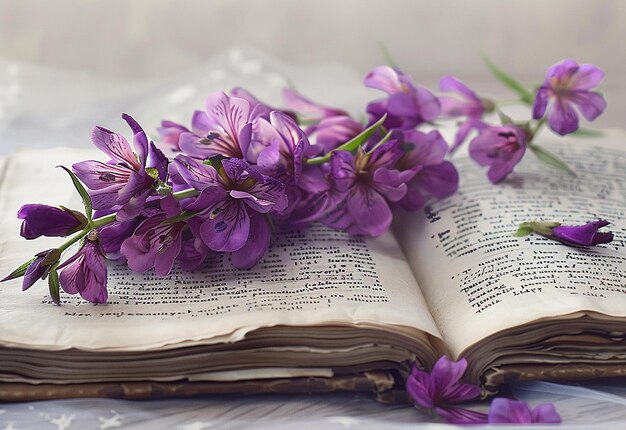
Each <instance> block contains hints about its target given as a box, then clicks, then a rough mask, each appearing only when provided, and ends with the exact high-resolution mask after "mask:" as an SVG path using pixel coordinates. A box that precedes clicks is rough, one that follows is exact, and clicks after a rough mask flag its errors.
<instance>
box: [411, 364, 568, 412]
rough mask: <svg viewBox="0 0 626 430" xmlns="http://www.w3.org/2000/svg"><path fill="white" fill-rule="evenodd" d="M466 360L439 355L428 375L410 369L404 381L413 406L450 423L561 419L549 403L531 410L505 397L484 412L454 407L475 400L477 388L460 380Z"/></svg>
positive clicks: (493, 401) (497, 400) (497, 399)
mask: <svg viewBox="0 0 626 430" xmlns="http://www.w3.org/2000/svg"><path fill="white" fill-rule="evenodd" d="M466 368H467V361H466V360H465V359H461V360H459V361H456V362H455V361H451V360H449V359H448V358H447V357H446V356H442V357H441V358H440V359H439V360H438V361H437V363H435V365H434V366H433V369H432V371H431V372H430V373H428V372H426V371H423V370H420V369H418V368H417V367H415V366H413V369H412V370H411V374H410V375H409V377H408V379H407V381H406V390H407V393H408V394H409V397H410V398H411V400H413V402H414V403H415V405H416V406H418V407H420V408H423V409H426V410H430V411H434V412H435V413H436V414H437V415H438V416H440V417H441V418H442V419H443V420H445V421H446V422H448V423H451V424H486V423H489V424H497V423H519V424H530V423H552V424H557V423H560V422H561V417H560V416H559V414H558V413H557V411H556V409H555V408H554V406H553V405H552V404H549V403H545V404H541V405H538V406H536V407H535V408H534V409H531V408H530V407H529V406H528V404H527V403H525V402H522V401H518V400H511V399H507V398H495V399H493V400H492V402H491V407H490V408H489V411H488V412H487V413H483V412H478V411H474V410H471V409H466V408H462V407H459V406H457V404H458V403H462V402H467V401H469V400H473V399H476V398H478V396H479V395H480V388H479V387H478V386H476V385H471V384H466V383H463V382H460V381H461V378H462V377H463V374H464V373H465V369H466Z"/></svg>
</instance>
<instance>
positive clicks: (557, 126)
mask: <svg viewBox="0 0 626 430" xmlns="http://www.w3.org/2000/svg"><path fill="white" fill-rule="evenodd" d="M548 125H549V126H550V129H551V130H553V131H554V132H556V133H558V134H560V135H561V136H565V135H566V134H569V133H573V132H574V131H576V130H578V115H576V111H575V110H574V108H573V107H572V105H571V104H570V103H569V102H568V101H565V100H562V99H557V100H556V101H555V102H554V103H553V104H552V106H551V107H550V111H549V112H548Z"/></svg>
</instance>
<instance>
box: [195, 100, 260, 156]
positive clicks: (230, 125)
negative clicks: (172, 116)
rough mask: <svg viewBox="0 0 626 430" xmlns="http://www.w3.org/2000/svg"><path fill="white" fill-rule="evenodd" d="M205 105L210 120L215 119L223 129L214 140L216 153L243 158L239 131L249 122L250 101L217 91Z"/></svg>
mask: <svg viewBox="0 0 626 430" xmlns="http://www.w3.org/2000/svg"><path fill="white" fill-rule="evenodd" d="M204 106H205V109H206V113H207V115H208V117H209V120H211V121H214V122H215V123H216V124H218V125H219V126H220V127H221V128H222V130H223V134H222V135H221V136H219V138H216V139H215V140H214V142H212V145H213V146H214V147H215V148H214V149H215V151H216V153H218V154H222V155H225V156H227V157H228V156H230V157H236V158H241V157H242V150H241V148H240V146H239V133H240V131H241V129H242V128H243V127H244V125H246V124H247V123H248V122H249V119H250V103H248V101H247V100H244V99H240V98H238V97H230V96H228V95H226V94H224V93H216V94H212V95H210V96H209V97H208V98H207V99H206V101H205V104H204Z"/></svg>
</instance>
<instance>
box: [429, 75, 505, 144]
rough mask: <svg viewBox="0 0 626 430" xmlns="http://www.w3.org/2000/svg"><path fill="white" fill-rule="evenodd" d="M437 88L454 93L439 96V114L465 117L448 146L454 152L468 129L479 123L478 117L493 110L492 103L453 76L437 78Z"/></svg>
mask: <svg viewBox="0 0 626 430" xmlns="http://www.w3.org/2000/svg"><path fill="white" fill-rule="evenodd" d="M439 89H440V90H441V91H444V92H448V93H452V94H454V95H446V96H441V97H439V103H441V116H443V117H444V118H457V117H466V119H465V121H464V122H463V123H462V124H461V125H460V126H459V129H458V130H457V132H456V135H455V137H454V143H453V144H452V147H451V148H450V152H454V151H455V150H456V149H457V148H458V147H459V145H461V144H462V143H463V142H464V141H465V139H466V138H467V135H468V134H469V133H470V131H472V129H474V128H476V127H477V126H479V125H480V124H481V121H480V119H481V118H482V116H483V115H484V114H485V112H491V111H492V110H493V108H494V105H493V103H492V102H490V101H488V100H483V99H481V98H480V97H478V96H477V95H476V93H475V92H474V91H472V90H471V89H469V88H468V87H467V85H465V84H464V83H463V82H461V81H460V80H458V79H457V78H455V77H454V76H444V77H442V78H441V79H440V80H439Z"/></svg>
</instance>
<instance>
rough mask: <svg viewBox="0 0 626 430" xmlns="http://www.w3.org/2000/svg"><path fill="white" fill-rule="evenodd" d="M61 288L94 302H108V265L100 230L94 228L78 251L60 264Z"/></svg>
mask: <svg viewBox="0 0 626 430" xmlns="http://www.w3.org/2000/svg"><path fill="white" fill-rule="evenodd" d="M59 269H62V271H61V273H60V275H59V283H60V284H61V288H63V291H65V292H66V293H68V294H80V296H81V297H82V298H83V299H85V300H87V301H89V302H92V303H106V301H107V297H108V292H107V266H106V260H105V257H104V252H103V251H102V248H101V246H100V241H99V238H98V232H97V231H96V230H92V231H91V232H89V234H88V235H87V237H86V239H85V242H84V243H83V245H82V246H81V248H80V249H79V250H78V252H77V253H76V254H75V255H73V256H72V257H70V258H69V259H68V260H66V261H65V262H64V263H63V264H61V265H60V266H59Z"/></svg>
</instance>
